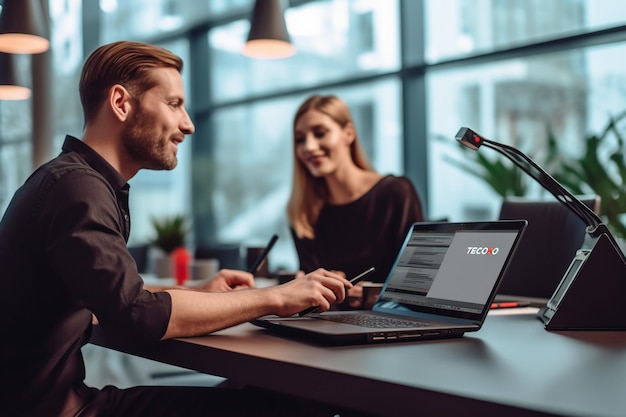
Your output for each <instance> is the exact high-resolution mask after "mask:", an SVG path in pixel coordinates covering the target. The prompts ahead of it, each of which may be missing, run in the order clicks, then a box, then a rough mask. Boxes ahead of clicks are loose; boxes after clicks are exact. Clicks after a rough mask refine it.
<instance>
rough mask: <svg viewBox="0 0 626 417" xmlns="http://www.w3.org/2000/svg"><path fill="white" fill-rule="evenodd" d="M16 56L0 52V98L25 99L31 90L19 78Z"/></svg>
mask: <svg viewBox="0 0 626 417" xmlns="http://www.w3.org/2000/svg"><path fill="white" fill-rule="evenodd" d="M15 59H16V56H15V55H12V54H5V53H3V52H0V100H25V99H27V98H29V97H30V94H31V91H30V89H29V88H28V87H25V86H24V83H22V82H21V80H20V73H19V71H18V70H17V66H16V65H15Z"/></svg>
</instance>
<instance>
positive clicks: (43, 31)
mask: <svg viewBox="0 0 626 417" xmlns="http://www.w3.org/2000/svg"><path fill="white" fill-rule="evenodd" d="M48 37H49V34H48V22H47V19H45V18H44V15H43V11H42V7H41V0H4V1H3V2H2V13H0V52H10V53H13V54H38V53H41V52H45V51H47V50H48V48H49V47H50V41H49V40H48Z"/></svg>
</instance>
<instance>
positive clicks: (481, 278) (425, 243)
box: [378, 230, 519, 314]
mask: <svg viewBox="0 0 626 417" xmlns="http://www.w3.org/2000/svg"><path fill="white" fill-rule="evenodd" d="M518 233H519V231H518V230H510V231H507V230H505V231H502V230H479V231H477V230H458V231H453V232H442V231H419V230H414V231H413V232H412V233H411V235H410V236H409V237H408V238H407V239H408V241H407V242H405V246H404V250H403V251H402V253H401V255H400V257H399V258H398V259H397V262H396V265H395V267H394V268H393V269H392V271H391V273H390V274H391V276H390V277H389V278H388V282H387V284H386V286H385V288H384V290H383V293H382V294H381V296H380V298H379V300H378V301H379V302H394V303H399V304H402V305H405V306H410V305H413V306H423V307H432V308H435V309H446V310H452V311H458V312H467V313H478V314H479V313H481V312H482V311H483V309H484V308H485V304H486V303H487V302H488V299H489V296H490V294H491V292H492V289H493V288H494V284H495V282H496V280H497V279H498V278H499V276H500V273H501V271H502V269H503V265H504V263H505V262H506V260H507V257H508V255H509V252H510V251H511V249H512V247H513V245H514V243H515V240H516V238H517V235H518Z"/></svg>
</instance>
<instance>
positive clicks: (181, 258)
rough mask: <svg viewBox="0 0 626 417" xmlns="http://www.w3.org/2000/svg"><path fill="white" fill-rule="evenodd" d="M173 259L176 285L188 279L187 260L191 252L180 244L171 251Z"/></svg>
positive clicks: (189, 258)
mask: <svg viewBox="0 0 626 417" xmlns="http://www.w3.org/2000/svg"><path fill="white" fill-rule="evenodd" d="M172 257H173V259H174V277H175V278H176V283H177V284H178V285H183V284H184V283H185V281H187V280H188V279H189V261H190V260H191V253H190V252H189V251H188V250H187V248H185V247H184V246H181V247H180V248H178V249H174V252H172Z"/></svg>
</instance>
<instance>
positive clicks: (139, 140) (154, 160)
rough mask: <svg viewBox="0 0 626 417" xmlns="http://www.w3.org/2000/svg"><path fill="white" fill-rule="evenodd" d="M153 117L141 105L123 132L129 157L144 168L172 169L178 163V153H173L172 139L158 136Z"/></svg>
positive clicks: (123, 141) (123, 139)
mask: <svg viewBox="0 0 626 417" xmlns="http://www.w3.org/2000/svg"><path fill="white" fill-rule="evenodd" d="M152 120H153V118H151V117H150V116H148V115H147V114H146V113H145V112H144V111H143V109H141V107H139V108H138V109H137V112H136V113H135V115H134V116H133V118H132V119H131V120H130V121H129V125H128V126H127V127H126V128H125V129H124V131H123V132H122V143H123V144H124V148H125V150H126V152H127V157H128V159H130V160H132V161H133V162H135V163H139V164H140V165H141V167H142V168H144V169H154V170H171V169H174V168H175V167H176V165H177V164H178V159H177V158H176V154H175V153H172V151H171V150H170V149H169V148H170V140H169V139H168V138H166V137H164V136H158V134H157V133H156V129H154V123H152Z"/></svg>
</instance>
